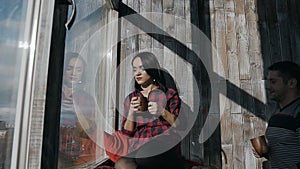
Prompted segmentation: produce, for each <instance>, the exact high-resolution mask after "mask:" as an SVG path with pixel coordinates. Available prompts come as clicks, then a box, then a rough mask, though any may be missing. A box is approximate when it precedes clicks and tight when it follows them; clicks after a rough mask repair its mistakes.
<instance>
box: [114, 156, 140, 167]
mask: <svg viewBox="0 0 300 169" xmlns="http://www.w3.org/2000/svg"><path fill="white" fill-rule="evenodd" d="M115 168H116V169H136V168H137V165H136V163H135V161H134V159H132V158H125V157H122V158H120V159H119V160H118V161H117V162H116V164H115Z"/></svg>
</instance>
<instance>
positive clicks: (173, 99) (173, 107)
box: [167, 89, 181, 117]
mask: <svg viewBox="0 0 300 169" xmlns="http://www.w3.org/2000/svg"><path fill="white" fill-rule="evenodd" d="M167 98H168V106H167V109H168V111H169V112H170V113H172V114H174V115H175V116H176V117H178V115H179V112H180V106H181V100H180V98H179V95H178V92H177V91H175V90H174V89H169V90H168V92H167Z"/></svg>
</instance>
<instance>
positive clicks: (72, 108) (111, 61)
mask: <svg viewBox="0 0 300 169" xmlns="http://www.w3.org/2000/svg"><path fill="white" fill-rule="evenodd" d="M104 2H105V1H104ZM104 2H103V1H102V0H90V1H86V0H78V1H76V6H77V11H76V19H75V22H74V24H73V25H72V27H71V29H70V30H69V31H68V32H67V39H66V52H65V65H64V76H63V87H62V102H61V103H62V106H61V121H60V145H59V167H58V168H78V167H79V168H89V167H91V166H94V165H95V164H97V163H99V162H101V161H102V160H104V159H105V157H106V154H105V151H104V149H103V146H102V142H103V141H102V133H103V131H104V130H105V131H112V130H113V129H114V108H113V107H114V106H113V102H112V99H111V98H113V97H112V95H113V93H114V92H113V91H111V86H113V81H112V80H111V79H112V77H113V71H114V67H115V66H116V61H117V59H116V56H117V55H116V53H117V52H116V43H117V40H116V37H117V36H116V35H117V22H116V23H110V22H111V21H112V20H113V18H116V19H117V14H116V13H113V12H112V11H111V10H110V9H108V8H107V5H106V4H104ZM69 11H70V12H69V13H70V14H71V7H70V10H69ZM114 82H115V81H114ZM108 119H109V120H108Z"/></svg>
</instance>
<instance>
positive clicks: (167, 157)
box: [115, 52, 182, 169]
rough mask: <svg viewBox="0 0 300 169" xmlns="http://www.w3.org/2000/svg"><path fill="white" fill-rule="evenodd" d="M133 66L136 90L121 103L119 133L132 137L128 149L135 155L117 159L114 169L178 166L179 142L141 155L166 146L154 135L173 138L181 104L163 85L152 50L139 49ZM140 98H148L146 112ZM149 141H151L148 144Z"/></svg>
mask: <svg viewBox="0 0 300 169" xmlns="http://www.w3.org/2000/svg"><path fill="white" fill-rule="evenodd" d="M132 67H133V73H134V78H135V91H133V92H132V93H130V94H129V95H128V96H127V97H126V99H125V102H124V117H123V121H122V133H123V134H124V135H127V136H128V137H131V138H133V139H131V140H135V141H132V142H129V149H130V150H133V151H134V154H135V157H136V158H131V157H132V156H130V158H126V157H123V158H120V159H119V160H118V161H117V162H116V165H115V167H116V169H135V168H148V169H150V168H164V169H168V168H170V169H176V168H179V169H181V168H182V167H180V166H181V163H180V162H179V161H180V160H179V153H178V152H179V151H178V150H179V146H178V145H176V146H175V147H173V148H171V149H170V150H169V149H166V150H165V151H162V152H164V153H161V154H159V155H155V154H154V155H155V156H152V157H143V155H142V154H143V152H141V151H144V152H146V153H147V152H149V151H150V150H153V149H158V150H157V151H160V152H161V150H162V149H164V147H168V146H165V145H167V144H168V141H166V142H165V140H168V139H154V138H157V137H155V136H166V137H165V138H170V137H172V134H171V130H170V128H171V126H172V125H175V120H176V118H177V116H178V115H179V110H180V105H181V100H180V98H179V96H178V93H177V91H176V90H174V89H172V88H167V87H166V85H165V84H166V82H165V80H164V78H163V76H162V73H161V68H160V65H159V62H158V60H157V59H156V57H155V56H154V55H153V54H152V53H149V52H142V53H139V54H138V55H136V56H135V57H134V58H133V60H132ZM143 97H146V98H148V103H147V106H148V108H147V110H146V111H142V110H141V98H143ZM162 138H164V137H162ZM150 143H154V144H152V145H150ZM153 145H156V146H154V147H153ZM154 151H155V150H154ZM139 155H141V156H139ZM150 156H151V155H150Z"/></svg>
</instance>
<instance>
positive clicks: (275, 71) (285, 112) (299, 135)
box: [265, 61, 300, 169]
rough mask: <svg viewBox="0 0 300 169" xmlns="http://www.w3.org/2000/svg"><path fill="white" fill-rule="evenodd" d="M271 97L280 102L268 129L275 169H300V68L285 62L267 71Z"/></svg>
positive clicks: (269, 156) (271, 158) (272, 66)
mask: <svg viewBox="0 0 300 169" xmlns="http://www.w3.org/2000/svg"><path fill="white" fill-rule="evenodd" d="M267 90H268V94H269V98H270V99H272V100H274V101H276V102H277V108H276V111H275V112H273V113H272V115H271V117H270V119H269V121H268V127H267V130H266V138H267V140H268V144H269V152H268V154H266V155H265V157H266V158H268V159H269V161H270V163H271V167H272V169H285V168H287V169H297V168H299V169H300V129H299V127H300V113H299V112H300V67H299V65H297V64H295V63H293V62H290V61H283V62H277V63H275V64H273V65H271V66H270V67H269V68H268V77H267Z"/></svg>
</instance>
